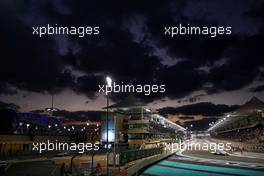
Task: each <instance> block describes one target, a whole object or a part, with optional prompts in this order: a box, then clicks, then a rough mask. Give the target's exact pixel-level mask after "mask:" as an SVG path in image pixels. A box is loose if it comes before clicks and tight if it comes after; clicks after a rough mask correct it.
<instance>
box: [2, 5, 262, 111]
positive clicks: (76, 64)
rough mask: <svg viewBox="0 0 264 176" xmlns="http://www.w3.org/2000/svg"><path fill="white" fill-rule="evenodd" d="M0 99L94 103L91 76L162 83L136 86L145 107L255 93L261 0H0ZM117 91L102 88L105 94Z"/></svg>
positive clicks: (26, 104)
mask: <svg viewBox="0 0 264 176" xmlns="http://www.w3.org/2000/svg"><path fill="white" fill-rule="evenodd" d="M0 21H1V24H0V39H1V42H0V49H1V53H0V54H1V60H0V62H1V64H0V67H1V68H0V73H1V74H0V101H1V102H5V103H14V104H17V105H18V106H20V110H21V111H30V110H35V109H44V108H46V107H49V106H50V104H51V96H50V95H51V94H54V97H55V102H54V103H55V106H56V107H58V108H60V109H66V110H68V111H76V110H100V109H101V108H102V107H103V106H105V101H106V100H105V96H104V95H103V94H99V93H98V92H97V91H98V85H99V84H104V78H105V76H106V75H110V76H112V78H113V79H114V81H116V82H124V83H132V84H165V85H166V93H164V94H152V95H151V96H144V95H138V96H139V97H140V98H141V99H142V100H144V101H146V102H147V103H149V105H150V106H151V107H153V108H162V107H167V106H170V107H177V106H181V105H186V104H192V103H198V102H212V103H215V104H228V105H233V104H242V103H244V102H245V101H247V100H248V99H250V98H251V97H252V96H257V97H259V98H260V99H262V100H264V93H263V90H264V82H263V79H264V52H263V49H264V48H263V46H264V44H263V43H264V36H263V32H264V2H263V1H261V0H248V1H238V0H230V1H222V0H210V1H209V0H201V1H198V0H177V1H176V0H157V1H152V2H151V3H150V1H130V0H128V1H99V2H97V1H87V0H82V1H74V0H38V1H34V0H28V1H15V0H1V2H0ZM180 23H181V24H190V25H194V26H231V27H232V35H228V36H223V35H222V36H218V37H215V38H211V37H208V36H177V38H173V39H172V38H169V37H167V36H165V35H164V26H166V25H174V26H177V25H179V24H180ZM47 24H58V25H60V26H100V35H99V36H90V37H84V38H79V37H76V36H66V35H60V36H44V37H42V38H39V37H37V36H33V35H32V26H42V25H47ZM124 96H125V95H123V94H112V95H111V102H116V101H118V100H120V99H122V98H123V97H124Z"/></svg>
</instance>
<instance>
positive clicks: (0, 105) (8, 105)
mask: <svg viewBox="0 0 264 176" xmlns="http://www.w3.org/2000/svg"><path fill="white" fill-rule="evenodd" d="M5 108H11V109H14V110H18V109H19V108H20V107H19V106H18V105H16V104H14V103H6V102H2V101H0V109H5Z"/></svg>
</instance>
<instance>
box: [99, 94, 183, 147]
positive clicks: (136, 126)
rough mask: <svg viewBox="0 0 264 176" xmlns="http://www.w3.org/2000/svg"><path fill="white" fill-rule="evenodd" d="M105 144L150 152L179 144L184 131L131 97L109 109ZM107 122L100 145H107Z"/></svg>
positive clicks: (104, 124) (103, 128) (104, 125)
mask: <svg viewBox="0 0 264 176" xmlns="http://www.w3.org/2000/svg"><path fill="white" fill-rule="evenodd" d="M109 109H110V111H111V113H110V114H109V121H108V122H109V123H108V141H109V142H110V143H114V142H115V143H116V144H117V145H119V146H120V145H121V146H126V145H127V146H128V148H152V147H158V146H160V145H162V144H164V143H170V142H173V141H175V140H178V139H179V138H180V137H181V136H182V135H183V133H184V131H185V129H184V128H183V127H181V126H179V125H177V124H175V123H173V122H171V121H169V120H168V119H166V118H165V117H162V116H161V115H159V114H158V113H157V112H155V111H152V110H150V109H149V108H147V107H146V105H144V104H143V103H142V102H140V101H139V100H138V99H136V98H135V97H134V96H132V95H130V96H128V97H127V98H125V99H124V100H123V101H121V102H119V103H117V104H114V105H112V106H110V107H109ZM105 122H106V121H104V123H103V125H102V133H101V134H102V137H101V139H102V141H103V142H106V140H107V139H106V136H107V135H106V131H107V130H106V123H105Z"/></svg>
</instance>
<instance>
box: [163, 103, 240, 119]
mask: <svg viewBox="0 0 264 176" xmlns="http://www.w3.org/2000/svg"><path fill="white" fill-rule="evenodd" d="M237 108H238V106H237V105H233V106H228V105H223V104H218V105H216V104H213V103H208V102H202V103H195V104H190V105H184V106H180V107H176V108H175V107H165V108H161V109H159V110H158V111H159V113H161V114H163V115H167V114H184V115H204V116H221V115H223V114H224V113H227V112H231V111H234V110H235V109H237Z"/></svg>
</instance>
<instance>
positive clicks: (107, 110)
mask: <svg viewBox="0 0 264 176" xmlns="http://www.w3.org/2000/svg"><path fill="white" fill-rule="evenodd" d="M106 83H107V86H108V87H112V79H111V78H110V77H109V76H107V77H106ZM108 106H109V96H108V93H107V94H106V145H107V147H108V145H109V139H108V126H109V124H108V114H109V108H108ZM108 153H109V151H108V148H107V156H106V157H107V161H106V175H107V176H108V175H109V167H108V164H109V155H108Z"/></svg>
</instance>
